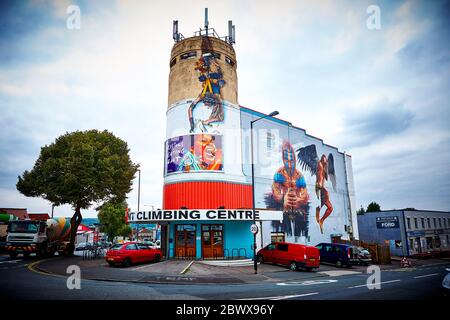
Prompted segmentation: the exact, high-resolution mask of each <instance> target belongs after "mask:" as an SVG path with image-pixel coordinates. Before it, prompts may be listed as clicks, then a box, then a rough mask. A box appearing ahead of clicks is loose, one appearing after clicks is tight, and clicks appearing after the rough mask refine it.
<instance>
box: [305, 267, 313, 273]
mask: <svg viewBox="0 0 450 320" xmlns="http://www.w3.org/2000/svg"><path fill="white" fill-rule="evenodd" d="M305 270H306V271H308V272H311V271H313V268H305Z"/></svg>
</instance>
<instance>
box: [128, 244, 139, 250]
mask: <svg viewBox="0 0 450 320" xmlns="http://www.w3.org/2000/svg"><path fill="white" fill-rule="evenodd" d="M125 250H137V245H135V244H129V245H127V247H126V248H125Z"/></svg>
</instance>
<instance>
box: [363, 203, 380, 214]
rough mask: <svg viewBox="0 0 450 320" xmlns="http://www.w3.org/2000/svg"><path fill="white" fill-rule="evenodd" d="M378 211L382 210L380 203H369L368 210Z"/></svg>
mask: <svg viewBox="0 0 450 320" xmlns="http://www.w3.org/2000/svg"><path fill="white" fill-rule="evenodd" d="M377 211H381V208H380V205H379V204H378V203H376V202H371V203H369V205H368V206H367V210H366V212H377Z"/></svg>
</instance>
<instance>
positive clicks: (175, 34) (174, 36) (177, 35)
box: [172, 20, 183, 42]
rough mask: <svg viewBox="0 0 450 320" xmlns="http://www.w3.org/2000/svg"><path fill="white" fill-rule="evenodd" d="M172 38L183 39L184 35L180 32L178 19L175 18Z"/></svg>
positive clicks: (176, 40)
mask: <svg viewBox="0 0 450 320" xmlns="http://www.w3.org/2000/svg"><path fill="white" fill-rule="evenodd" d="M172 38H173V40H174V41H175V42H178V41H180V40H182V39H183V35H182V34H181V33H179V32H178V20H173V31H172Z"/></svg>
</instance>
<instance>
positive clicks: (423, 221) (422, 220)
mask: <svg viewBox="0 0 450 320" xmlns="http://www.w3.org/2000/svg"><path fill="white" fill-rule="evenodd" d="M420 222H421V224H422V229H425V218H420Z"/></svg>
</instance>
